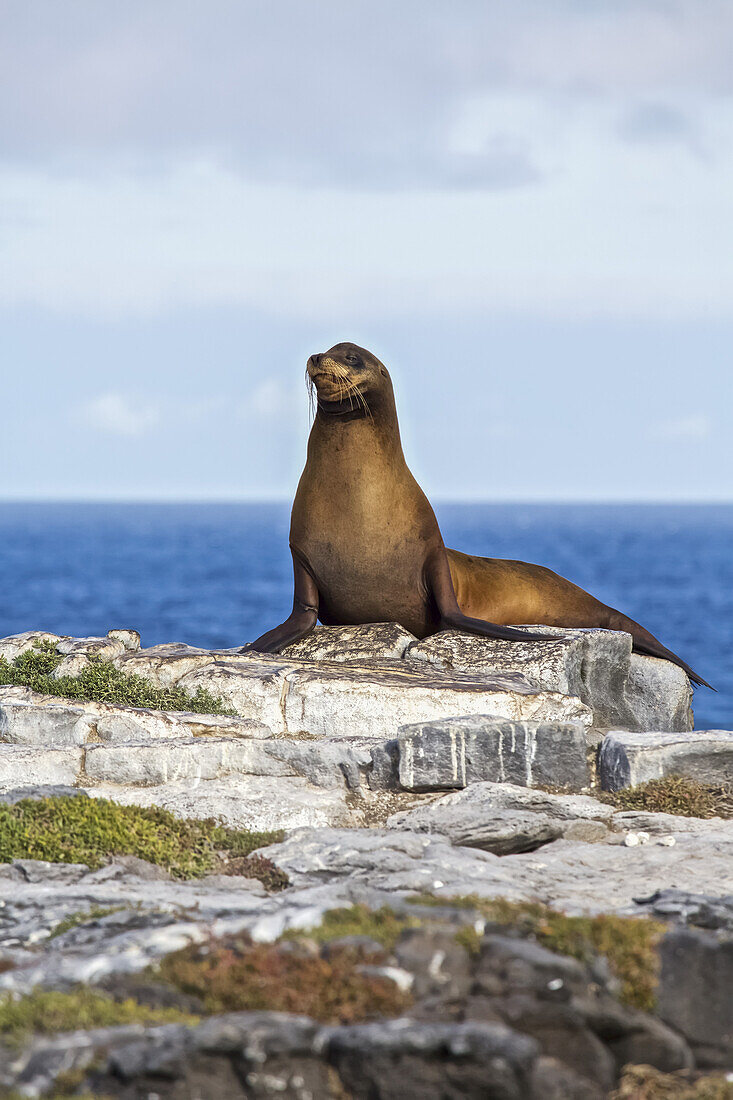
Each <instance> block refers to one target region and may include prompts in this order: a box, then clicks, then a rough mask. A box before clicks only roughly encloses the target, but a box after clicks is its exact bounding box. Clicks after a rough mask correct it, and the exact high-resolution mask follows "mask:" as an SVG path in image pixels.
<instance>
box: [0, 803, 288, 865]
mask: <svg viewBox="0 0 733 1100" xmlns="http://www.w3.org/2000/svg"><path fill="white" fill-rule="evenodd" d="M282 835H283V834H282V833H264V832H263V833H255V832H250V831H249V830H247V829H228V828H226V827H225V826H223V825H220V824H218V823H217V822H215V821H212V820H206V821H197V820H190V819H189V820H181V819H180V818H177V817H174V816H173V814H171V813H169V812H168V811H167V810H162V809H160V808H158V807H156V806H149V807H143V806H119V805H117V803H116V802H109V801H107V800H106V799H102V798H83V797H74V796H69V797H63V798H39V799H36V800H31V799H24V800H23V801H21V802H16V803H15V805H13V806H7V805H0V863H9V862H10V861H11V860H14V859H44V860H48V861H49V862H51V863H86V864H87V865H88V866H89V867H93V868H96V867H101V865H102V864H103V863H104V862H105V860H106V859H107V858H108V857H109V856H113V855H132V856H138V857H139V858H140V859H145V860H147V861H148V862H149V863H155V864H158V865H159V866H161V867H165V868H166V870H168V871H170V873H171V874H172V875H174V876H175V877H176V878H196V877H199V876H201V875H205V874H208V873H210V872H212V871H217V870H226V861H222V857H221V854H220V853H221V852H224V853H226V855H229V854H231V853H234V854H235V855H237V856H238V857H239V856H243V855H248V854H249V853H250V852H253V851H254V850H255V848H261V847H264V846H265V845H267V844H272V843H274V842H276V841H278V840H281V839H282Z"/></svg>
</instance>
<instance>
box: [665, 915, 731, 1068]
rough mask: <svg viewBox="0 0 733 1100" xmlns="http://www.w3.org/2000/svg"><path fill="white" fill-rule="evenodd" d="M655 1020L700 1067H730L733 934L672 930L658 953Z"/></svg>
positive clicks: (697, 930) (691, 929)
mask: <svg viewBox="0 0 733 1100" xmlns="http://www.w3.org/2000/svg"><path fill="white" fill-rule="evenodd" d="M659 953H660V957H661V962H662V969H661V974H660V979H659V989H658V1003H659V1015H660V1016H661V1017H662V1019H663V1020H666V1021H667V1023H668V1024H670V1025H671V1026H672V1027H673V1028H675V1029H676V1030H677V1031H679V1032H680V1033H681V1034H682V1035H684V1036H685V1038H686V1039H687V1040H688V1042H690V1044H691V1045H692V1048H693V1050H694V1052H695V1056H696V1059H697V1062H698V1065H701V1066H716V1067H717V1066H720V1067H725V1068H728V1067H730V1066H731V1065H733V996H731V989H733V935H731V934H730V933H728V932H703V931H701V930H699V929H693V928H675V929H673V930H672V931H671V932H669V933H668V934H667V935H666V936H665V937H664V939H663V940H662V943H661V945H660V949H659Z"/></svg>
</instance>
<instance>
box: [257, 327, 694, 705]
mask: <svg viewBox="0 0 733 1100" xmlns="http://www.w3.org/2000/svg"><path fill="white" fill-rule="evenodd" d="M307 374H308V378H309V383H310V385H311V387H312V388H313V387H314V388H315V391H316V395H317V408H316V415H315V419H314V422H313V427H312V429H311V433H310V438H309V440H308V458H307V461H306V464H305V469H304V470H303V474H302V476H301V479H300V482H299V484H298V489H297V492H296V494H295V501H294V502H293V511H292V519H291V527H290V549H291V552H292V556H293V571H294V577H295V592H294V598H293V610H292V612H291V614H290V616H289V618H288V619H286V620H285V622H284V623H282V624H281V625H280V626H277V627H275V628H274V629H273V630H269V631H268V632H267V633H266V634H263V635H262V636H261V637H260V638H258V639H257V640H256V641H255V642H252V643H251V644H250V645H249V646H245V647H244V648H243V652H246V651H252V650H255V651H258V652H260V653H278V652H279V651H280V650H281V649H283V648H284V647H285V646H287V645H289V644H290V643H291V642H295V641H297V640H298V639H299V638H303V637H305V635H306V634H308V633H309V632H310V631H311V630H312V629H313V627H314V626H315V625H316V622H317V621H318V619H320V621H321V622H322V623H325V624H326V625H346V624H352V623H373V622H398V623H401V624H402V626H404V627H405V629H407V630H409V631H411V632H412V633H413V634H415V635H416V637H418V638H425V637H427V636H428V635H430V634H434V633H436V632H437V631H438V630H447V629H454V630H465V631H468V632H470V633H472V634H481V635H484V636H485V637H488V638H505V639H510V640H521V641H527V640H532V639H545V638H548V635H543V634H536V633H530V632H528V631H526V630H516V629H513V628H512V624H521V623H537V624H540V625H542V624H544V625H547V626H561V627H562V626H567V627H583V626H585V627H589V626H597V627H606V628H607V629H609V630H624V631H626V632H627V633H629V634H631V636H632V638H633V640H634V649H635V650H636V651H637V652H639V653H644V654H647V655H649V656H652V657H662V658H665V659H666V660H668V661H672V662H673V663H674V664H676V665H679V666H680V668H683V669H684V670H685V672H686V673H687V675H688V676H689V677H690V679H691V680H693V681H694V682H695V683H696V684H704V683H705V681H704V680H702V679H701V678H700V677H699V676H698V675H697V674H696V673H695V672H693V671H692V669H691V668H690V667H689V665H687V664H686V663H685V662H684V661H683V660H682V659H681V658H680V657H678V656H677V655H676V654H675V653H672V652H671V651H670V650H669V649H666V648H665V646H663V645H662V643H661V642H660V641H658V640H657V638H655V637H654V636H653V635H652V634H650V633H649V631H648V630H645V629H644V627H643V626H640V625H639V623H636V622H634V621H633V620H632V619H629V618H628V617H627V616H626V615H623V614H622V613H621V612H620V611H615V610H614V609H613V608H612V607H607V606H606V605H605V604H602V603H601V602H600V601H599V600H596V599H595V598H594V597H593V596H591V595H590V594H589V593H588V592H584V591H583V589H582V588H578V586H577V585H575V584H572V583H571V582H570V581H567V580H565V579H564V578H563V577H560V576H558V574H557V573H553V572H552V570H551V569H546V568H545V567H544V566H541V565H529V564H527V563H526V562H520V561H508V560H505V559H501V558H479V557H473V556H471V555H468V554H462V553H461V552H460V551H458V550H450V549H447V548H446V547H445V545H444V543H443V539H442V536H441V533H440V528H439V527H438V521H437V520H436V518H435V514H434V512H433V509H432V508H431V506H430V503H429V501H428V499H427V497H426V496H425V494H424V493H423V491H422V489H421V488H420V486H419V485H418V483H417V482H416V481H415V478H414V477H413V476H412V474H411V473H410V470H409V468H408V466H407V463H406V462H405V456H404V454H403V453H402V443H401V441H400V429H399V424H398V422H397V410H396V407H395V399H394V391H393V389H392V382H391V379H390V377H389V373H388V371H387V368H386V367H385V366H384V365H383V364H382V363H381V362H380V361H379V360H378V359H377V358H376V356H374V355H372V354H371V352H368V351H366V350H365V349H364V348H360V347H357V346H356V344H349V343H343V344H336V345H335V346H334V347H332V348H331V350H330V351H327V352H325V353H323V354H320V355H312V356H311V357H310V358H309V360H308V365H307ZM706 686H709V685H706Z"/></svg>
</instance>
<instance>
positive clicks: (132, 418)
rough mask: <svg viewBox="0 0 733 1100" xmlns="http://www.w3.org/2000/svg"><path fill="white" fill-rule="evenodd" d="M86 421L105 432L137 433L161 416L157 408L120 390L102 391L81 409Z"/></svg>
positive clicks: (130, 434)
mask: <svg viewBox="0 0 733 1100" xmlns="http://www.w3.org/2000/svg"><path fill="white" fill-rule="evenodd" d="M81 413H82V417H83V419H84V421H85V423H86V424H88V425H89V426H90V427H92V428H95V429H96V430H97V431H100V432H103V433H105V434H107V435H117V436H126V437H132V436H140V435H144V434H145V433H146V432H148V431H150V429H151V428H154V427H155V426H156V424H157V423H158V421H159V420H160V415H159V413H158V410H157V409H156V408H155V407H154V406H152V405H145V404H142V403H141V402H139V401H135V400H134V399H131V398H129V397H126V396H125V395H124V394H121V393H103V394H100V395H99V397H94V398H92V399H91V400H90V401H87V402H86V404H85V405H83V406H82V409H81Z"/></svg>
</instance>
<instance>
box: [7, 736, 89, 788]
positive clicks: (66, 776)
mask: <svg viewBox="0 0 733 1100" xmlns="http://www.w3.org/2000/svg"><path fill="white" fill-rule="evenodd" d="M81 764H82V749H80V748H57V749H56V748H52V749H40V748H26V747H25V746H24V745H2V746H0V790H14V789H15V788H17V787H24V786H33V787H35V786H57V785H60V786H64V787H70V786H73V785H74V784H75V783H76V780H77V778H78V776H79V773H80V770H81Z"/></svg>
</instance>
